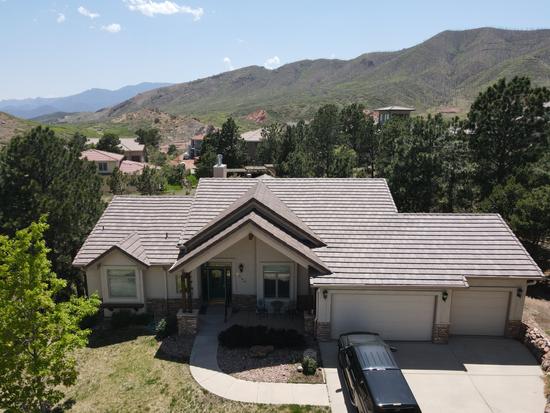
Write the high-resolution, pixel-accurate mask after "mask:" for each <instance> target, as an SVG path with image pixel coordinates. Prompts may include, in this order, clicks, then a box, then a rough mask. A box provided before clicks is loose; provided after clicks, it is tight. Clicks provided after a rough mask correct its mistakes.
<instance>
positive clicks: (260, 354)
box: [249, 346, 275, 358]
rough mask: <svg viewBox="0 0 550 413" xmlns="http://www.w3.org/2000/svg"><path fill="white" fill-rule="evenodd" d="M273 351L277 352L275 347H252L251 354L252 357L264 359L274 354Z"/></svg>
mask: <svg viewBox="0 0 550 413" xmlns="http://www.w3.org/2000/svg"><path fill="white" fill-rule="evenodd" d="M273 350H275V347H273V346H252V347H250V350H249V354H250V357H254V358H264V357H267V355H268V354H269V353H272V352H273Z"/></svg>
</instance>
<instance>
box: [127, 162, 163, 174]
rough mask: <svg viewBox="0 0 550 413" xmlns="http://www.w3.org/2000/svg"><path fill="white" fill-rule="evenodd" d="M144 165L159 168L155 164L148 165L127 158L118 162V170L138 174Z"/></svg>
mask: <svg viewBox="0 0 550 413" xmlns="http://www.w3.org/2000/svg"><path fill="white" fill-rule="evenodd" d="M146 166H147V167H149V168H154V169H159V167H158V166H156V165H149V164H147V163H143V162H136V161H128V160H124V161H122V162H121V163H120V166H119V168H120V172H122V173H125V174H130V175H133V174H140V173H141V171H143V169H144V168H145V167H146Z"/></svg>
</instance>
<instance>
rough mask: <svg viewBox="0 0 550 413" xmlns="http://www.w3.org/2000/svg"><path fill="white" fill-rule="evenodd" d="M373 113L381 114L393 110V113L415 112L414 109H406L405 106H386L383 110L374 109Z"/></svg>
mask: <svg viewBox="0 0 550 413" xmlns="http://www.w3.org/2000/svg"><path fill="white" fill-rule="evenodd" d="M374 110H375V111H378V112H382V111H392V110H395V111H403V112H413V111H415V110H416V109H415V108H408V107H406V106H386V107H383V108H377V109H374Z"/></svg>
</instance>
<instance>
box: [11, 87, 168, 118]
mask: <svg viewBox="0 0 550 413" xmlns="http://www.w3.org/2000/svg"><path fill="white" fill-rule="evenodd" d="M167 85H169V84H168V83H140V84H138V85H133V86H125V87H123V88H120V89H117V90H107V89H90V90H86V91H85V92H82V93H78V94H76V95H72V96H66V97H59V98H33V99H10V100H0V111H3V112H6V113H9V114H11V115H13V116H17V117H20V118H24V119H33V118H38V117H42V116H45V115H50V114H52V113H58V112H66V113H70V112H95V111H96V110H99V109H101V108H105V107H108V106H113V105H116V104H118V103H120V102H123V101H125V100H127V99H130V98H132V97H134V96H136V95H137V94H139V93H142V92H146V91H149V90H151V89H156V88H159V87H163V86H167Z"/></svg>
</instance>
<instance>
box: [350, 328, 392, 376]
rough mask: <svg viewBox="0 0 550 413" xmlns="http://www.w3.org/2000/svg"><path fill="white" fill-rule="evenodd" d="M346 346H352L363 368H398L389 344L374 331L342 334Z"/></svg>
mask: <svg viewBox="0 0 550 413" xmlns="http://www.w3.org/2000/svg"><path fill="white" fill-rule="evenodd" d="M341 340H342V342H343V344H344V345H345V346H350V347H351V348H352V349H353V351H355V354H356V356H357V359H358V360H359V364H360V365H361V369H362V370H387V369H398V368H399V367H398V366H397V362H396V361H395V359H394V358H393V355H392V354H391V351H390V350H389V346H388V345H387V344H386V343H385V342H384V340H382V339H381V338H380V336H379V335H378V334H373V333H350V334H345V335H342V336H341Z"/></svg>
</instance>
